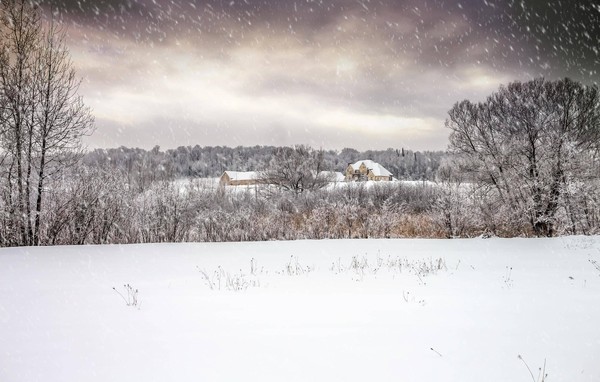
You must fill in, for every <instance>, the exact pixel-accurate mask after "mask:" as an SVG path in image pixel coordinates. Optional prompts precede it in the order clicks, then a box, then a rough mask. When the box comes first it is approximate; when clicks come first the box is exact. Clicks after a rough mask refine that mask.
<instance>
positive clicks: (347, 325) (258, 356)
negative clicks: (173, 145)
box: [0, 237, 600, 382]
mask: <svg viewBox="0 0 600 382" xmlns="http://www.w3.org/2000/svg"><path fill="white" fill-rule="evenodd" d="M599 323H600V238H599V237H567V238H554V239H471V240H326V241H295V242H261V243H207V244H157V245H127V246H116V245H115V246H81V247H50V248H15V249H12V248H11V249H0V381H3V382H24V381H44V382H50V381H61V382H65V381H66V382H69V381H77V382H80V381H144V382H149V381H178V382H179V381H461V382H469V381H477V382H481V381H513V382H517V381H523V382H529V381H536V382H537V381H541V380H542V378H543V376H542V375H540V374H547V377H546V379H545V380H546V381H548V382H552V381H569V382H576V381H590V382H597V381H600V325H599ZM540 369H542V372H543V373H540Z"/></svg>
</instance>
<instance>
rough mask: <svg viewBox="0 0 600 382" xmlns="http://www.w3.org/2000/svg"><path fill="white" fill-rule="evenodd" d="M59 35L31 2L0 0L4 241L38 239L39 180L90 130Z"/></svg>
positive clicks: (76, 149) (69, 158) (70, 157)
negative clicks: (7, 230) (6, 232)
mask: <svg viewBox="0 0 600 382" xmlns="http://www.w3.org/2000/svg"><path fill="white" fill-rule="evenodd" d="M64 41H65V34H64V31H61V30H60V29H58V28H57V27H56V26H55V25H54V23H50V25H43V23H42V21H41V19H40V15H39V9H38V8H36V6H35V5H32V3H31V2H29V1H27V0H6V1H3V2H2V3H0V97H1V99H0V106H1V107H2V109H1V110H0V147H1V149H0V150H1V154H0V155H1V157H2V160H1V163H0V166H1V167H0V168H1V170H2V173H1V176H2V178H1V179H2V197H3V201H4V208H5V210H8V213H7V216H8V217H7V221H6V222H7V224H9V225H10V226H11V230H10V231H11V232H12V234H11V235H10V236H11V237H10V238H7V239H5V240H7V241H8V243H7V244H10V245H38V244H40V225H41V221H42V215H43V209H44V194H45V189H44V184H45V181H46V179H47V178H48V177H49V176H52V175H56V174H59V173H60V172H61V171H62V170H64V169H65V168H66V167H67V166H69V165H71V164H73V163H75V162H76V161H77V159H78V158H79V153H80V146H81V137H82V136H83V135H86V134H90V133H91V132H92V130H93V117H92V115H91V111H90V109H89V108H87V107H86V106H85V105H84V104H83V101H82V99H81V97H79V96H78V95H77V92H78V89H79V84H80V81H79V80H78V79H77V77H76V75H75V71H74V69H73V65H72V62H71V60H70V57H69V52H68V49H67V47H66V45H65V42H64Z"/></svg>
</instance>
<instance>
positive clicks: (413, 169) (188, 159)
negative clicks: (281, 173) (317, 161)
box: [84, 145, 445, 182]
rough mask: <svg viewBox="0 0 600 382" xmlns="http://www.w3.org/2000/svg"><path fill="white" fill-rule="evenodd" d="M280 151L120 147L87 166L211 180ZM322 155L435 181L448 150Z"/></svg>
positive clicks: (326, 163)
mask: <svg viewBox="0 0 600 382" xmlns="http://www.w3.org/2000/svg"><path fill="white" fill-rule="evenodd" d="M276 149H277V148H276V147H274V146H253V147H242V146H239V147H235V148H231V147H222V146H216V147H201V146H198V145H196V146H193V147H192V146H180V147H178V148H176V149H170V150H166V151H161V150H160V147H159V146H156V147H154V148H153V149H151V150H144V149H140V148H127V147H120V148H113V149H96V150H94V151H91V152H88V153H87V154H86V155H85V157H84V164H85V165H87V166H89V167H98V168H101V169H106V170H108V169H117V170H121V171H123V173H125V174H127V176H129V177H131V178H132V180H135V181H139V180H141V179H147V180H148V181H150V182H152V181H155V180H165V179H174V178H182V177H196V178H210V177H218V176H221V175H222V174H223V171H225V170H231V171H263V170H267V169H268V166H269V162H270V160H271V158H272V156H273V153H274V151H275V150H276ZM321 153H322V154H323V168H324V169H325V170H329V171H340V172H344V171H345V169H346V166H347V165H348V163H354V162H356V161H358V160H361V159H371V160H373V161H375V162H378V163H380V164H381V165H383V166H384V167H385V168H387V169H388V170H389V171H390V172H392V174H394V176H395V177H397V178H398V179H403V180H433V178H434V175H435V173H436V171H437V169H438V168H439V166H440V162H441V160H442V158H443V157H444V156H445V153H444V152H443V151H424V152H421V151H411V150H407V149H404V148H400V149H392V148H389V149H387V150H368V151H364V152H360V151H357V150H355V149H351V148H345V149H343V150H341V151H334V150H327V151H325V150H322V151H321Z"/></svg>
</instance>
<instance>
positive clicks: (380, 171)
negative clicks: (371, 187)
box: [351, 159, 392, 176]
mask: <svg viewBox="0 0 600 382" xmlns="http://www.w3.org/2000/svg"><path fill="white" fill-rule="evenodd" d="M362 163H364V164H365V166H366V167H367V168H368V169H369V170H371V171H373V175H375V176H391V175H392V173H391V172H389V171H388V170H387V169H386V168H385V167H383V166H382V165H380V164H379V163H377V162H373V161H372V160H369V159H367V160H359V161H358V162H356V163H354V164H352V165H351V166H352V168H353V169H355V170H358V168H359V167H360V165H361V164H362Z"/></svg>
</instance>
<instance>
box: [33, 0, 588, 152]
mask: <svg viewBox="0 0 600 382" xmlns="http://www.w3.org/2000/svg"><path fill="white" fill-rule="evenodd" d="M41 4H42V6H43V8H44V9H45V10H46V13H47V14H50V11H52V12H53V13H54V15H55V18H56V19H59V20H62V21H63V22H64V23H66V24H67V25H69V39H70V46H71V50H72V53H73V55H74V61H75V64H76V66H78V69H79V71H80V73H81V74H82V75H83V76H84V77H85V78H86V84H85V86H84V88H83V91H85V92H86V95H87V96H89V97H88V98H90V99H91V102H92V103H93V106H94V107H95V108H96V109H97V110H98V114H99V115H100V118H99V121H104V122H103V123H106V125H107V126H109V125H110V126H113V127H114V128H116V127H115V126H122V127H121V128H124V126H126V125H127V124H129V125H127V126H130V125H131V124H132V123H133V124H135V126H136V128H140V129H141V128H142V127H143V126H146V127H147V129H149V131H152V132H156V131H157V130H156V129H157V128H158V127H157V126H158V125H159V124H157V123H155V122H151V121H157V120H160V121H161V123H160V124H162V125H166V124H167V123H166V122H165V121H166V120H169V119H170V118H171V119H173V120H177V121H178V122H177V123H174V124H171V129H176V128H178V127H177V126H179V127H180V128H181V129H182V131H188V132H189V134H190V136H192V137H193V136H195V135H194V131H198V132H199V131H202V129H203V128H204V129H209V127H206V126H208V125H211V126H220V127H219V128H218V129H209V130H210V131H211V133H212V134H219V133H222V132H223V131H227V132H228V133H227V134H226V135H229V136H236V135H237V136H245V134H246V133H245V132H246V131H247V130H244V129H245V128H246V125H247V121H248V119H249V118H250V119H252V118H254V119H255V122H253V124H254V125H255V126H256V128H258V129H259V131H261V132H262V133H264V134H266V136H267V137H269V139H271V138H272V137H279V139H281V140H282V142H287V140H289V139H291V138H289V137H296V138H297V139H301V138H302V137H307V136H308V135H307V134H305V133H300V132H299V133H293V134H292V133H289V132H290V131H292V130H293V129H307V128H308V129H309V130H310V131H312V132H314V131H315V129H318V128H319V127H322V128H324V127H323V126H327V128H328V129H331V130H327V131H326V132H322V133H321V136H324V137H327V138H328V139H331V140H332V141H331V144H330V146H336V147H341V146H343V145H341V144H340V142H341V141H342V138H340V136H344V134H345V132H344V130H340V129H341V128H342V127H343V126H341V125H340V127H339V128H338V130H335V126H334V125H335V123H334V122H332V118H333V117H331V116H332V115H340V114H344V115H345V117H340V119H339V120H340V122H339V123H340V124H343V123H345V124H348V123H350V122H352V121H353V120H359V121H365V123H366V124H369V123H370V122H371V121H373V120H374V119H375V118H376V117H377V116H379V117H380V118H381V120H382V123H384V122H383V121H387V122H385V123H389V120H390V119H392V120H394V121H395V120H397V121H398V124H399V125H401V124H403V123H404V122H405V121H406V120H409V121H413V120H417V122H415V123H417V124H419V126H421V127H420V128H415V131H414V134H415V137H418V139H417V138H415V139H413V141H414V142H417V141H418V142H420V143H419V144H422V143H423V142H426V141H427V139H430V142H432V145H434V146H435V147H436V148H441V147H440V142H442V140H443V139H445V131H444V130H443V127H442V126H443V120H444V118H445V112H446V110H448V109H449V108H450V107H451V105H452V104H453V103H454V102H456V101H458V100H460V99H464V98H470V99H480V98H482V97H484V96H485V95H486V94H489V93H490V92H491V91H493V90H494V89H495V88H496V87H497V86H498V85H499V84H500V83H505V82H506V81H510V80H514V79H522V80H525V79H529V78H532V77H536V76H546V77H548V78H559V77H564V76H569V77H572V78H574V79H576V80H579V81H583V82H585V83H597V82H598V81H599V72H598V70H599V69H600V64H599V60H600V58H599V57H600V52H599V51H598V50H599V44H598V42H599V41H600V6H599V5H596V4H593V3H592V2H589V3H587V2H576V3H573V2H570V1H564V0H557V1H541V0H508V1H505V0H502V1H500V0H462V1H445V0H330V1H325V0H260V1H256V0H207V1H183V0H172V1H158V0H156V1H154V0H128V1H122V0H68V1H67V0H62V1H61V0H44V1H42V2H41ZM218 94H220V95H219V96H217V95H218ZM217 97H221V98H220V100H219V99H217ZM127 102H130V103H135V104H131V105H130V106H129V107H127V106H124V105H122V104H123V103H127ZM140 103H141V104H140ZM198 103H200V105H199V104H198ZM144 105H151V106H144ZM161 109H164V115H160V110H161ZM131 110H137V114H135V113H134V112H133V111H131ZM146 110H147V111H146ZM215 110H217V111H215ZM307 111H310V113H308V112H307ZM169 113H170V114H169ZM173 113H180V114H181V113H183V114H185V113H188V114H190V117H189V118H182V116H181V115H175V116H174V115H172V114H173ZM309 114H310V118H312V119H308V117H307V120H305V121H304V123H303V122H302V115H309ZM286 116H287V117H286ZM286 118H287V119H286ZM123 121H127V123H125V122H123ZM323 121H325V122H323ZM419 121H420V122H419ZM144 124H145V125H144ZM433 124H435V125H437V126H438V128H437V129H435V128H434V127H433ZM142 125H143V126H142ZM259 125H260V126H259ZM373 125H374V126H375V125H376V124H373ZM182 126H183V127H182ZM185 126H195V127H194V128H192V127H189V128H187V130H186V128H185ZM199 126H203V127H202V128H200V127H199ZM301 126H304V127H301ZM267 128H268V129H271V131H269V132H267V131H266V130H265V129H267ZM354 128H357V127H354ZM278 129H279V130H280V131H281V132H282V133H281V134H277V133H274V131H278ZM419 129H421V130H419ZM302 131H304V132H305V131H306V130H302ZM340 131H342V132H341V133H340ZM420 132H422V133H423V134H425V135H422V134H421V133H420ZM173 134H174V135H173V136H177V137H179V138H181V139H183V137H184V136H185V134H184V135H181V134H179V133H173ZM186 134H187V133H186ZM253 134H254V133H253ZM130 135H131V134H128V133H126V132H124V133H123V134H121V135H116V136H121V137H123V140H126V139H129V136H130ZM133 135H135V134H133ZM147 136H148V137H151V136H153V134H147ZM155 136H163V134H158V133H157V134H156V135H155ZM254 136H256V135H254ZM286 137H287V138H286ZM398 137H402V139H405V140H410V137H409V135H408V134H407V133H406V132H403V133H402V134H400V135H398ZM440 137H442V138H440ZM197 139H205V138H203V136H202V134H200V133H198V138H197ZM211 139H212V138H211ZM384 140H385V138H380V137H378V138H373V139H372V140H371V141H370V142H371V143H372V144H374V145H375V144H377V145H379V144H380V141H384ZM242 141H243V139H242ZM257 143H259V142H257ZM269 143H271V142H269ZM123 144H126V142H124V143H123ZM344 145H347V144H344Z"/></svg>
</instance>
